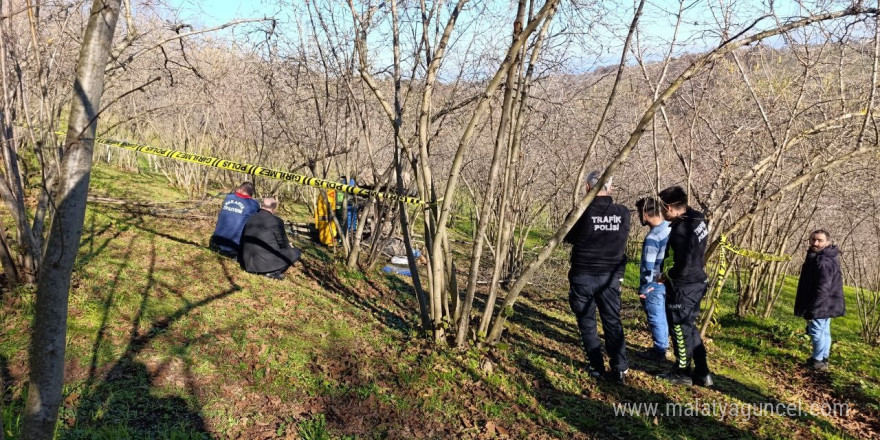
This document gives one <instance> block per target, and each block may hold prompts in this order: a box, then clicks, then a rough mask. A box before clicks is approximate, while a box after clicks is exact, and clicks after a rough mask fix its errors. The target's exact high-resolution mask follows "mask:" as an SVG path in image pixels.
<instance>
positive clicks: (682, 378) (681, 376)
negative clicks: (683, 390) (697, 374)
mask: <svg viewBox="0 0 880 440" xmlns="http://www.w3.org/2000/svg"><path fill="white" fill-rule="evenodd" d="M657 377H659V378H660V379H663V380H666V381H669V382H671V383H673V384H675V385H687V386H691V385H693V384H694V380H693V379H692V378H691V377H690V376H689V375H687V374H685V373H682V372H679V371H670V372H668V373H663V374H661V375H659V376H657Z"/></svg>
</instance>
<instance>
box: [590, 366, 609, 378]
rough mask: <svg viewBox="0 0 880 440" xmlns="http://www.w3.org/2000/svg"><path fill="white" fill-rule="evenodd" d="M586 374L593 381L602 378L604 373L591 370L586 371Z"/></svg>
mask: <svg viewBox="0 0 880 440" xmlns="http://www.w3.org/2000/svg"><path fill="white" fill-rule="evenodd" d="M587 373H588V374H589V375H590V379H593V380H601V379H602V376H604V375H605V372H604V371H599V370H594V369H593V368H590V369H589V370H587Z"/></svg>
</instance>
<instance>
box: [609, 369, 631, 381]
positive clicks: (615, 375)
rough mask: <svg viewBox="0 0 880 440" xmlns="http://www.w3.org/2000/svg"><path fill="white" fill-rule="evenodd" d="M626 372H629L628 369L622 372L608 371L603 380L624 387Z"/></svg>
mask: <svg viewBox="0 0 880 440" xmlns="http://www.w3.org/2000/svg"><path fill="white" fill-rule="evenodd" d="M627 372H629V370H628V369H627V370H623V371H609V372H607V373H605V380H607V381H608V382H612V383H616V384H618V385H625V384H626V373H627Z"/></svg>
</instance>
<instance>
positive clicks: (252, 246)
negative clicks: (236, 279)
mask: <svg viewBox="0 0 880 440" xmlns="http://www.w3.org/2000/svg"><path fill="white" fill-rule="evenodd" d="M297 259H299V254H298V253H294V249H293V248H291V246H290V242H289V241H288V240H287V234H286V233H285V232H284V223H283V222H282V221H281V219H280V218H279V217H276V216H275V215H274V214H272V213H271V212H269V211H266V210H260V212H258V213H256V214H254V215H253V216H251V218H249V219H248V221H247V224H246V225H245V227H244V231H243V232H242V234H241V265H242V267H243V268H244V270H246V271H248V272H253V273H266V272H273V271H276V270H279V269H282V268H286V267H287V266H290V265H291V264H293V263H294V262H296V260H297Z"/></svg>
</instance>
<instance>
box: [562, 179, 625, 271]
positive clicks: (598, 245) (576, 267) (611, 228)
mask: <svg viewBox="0 0 880 440" xmlns="http://www.w3.org/2000/svg"><path fill="white" fill-rule="evenodd" d="M629 217H630V214H629V209H627V208H626V207H625V206H623V205H618V204H615V203H614V202H613V200H612V199H611V197H610V196H598V197H596V199H595V200H593V203H591V204H590V206H588V207H587V210H586V211H584V214H583V215H582V216H581V218H580V219H578V221H577V223H576V224H575V225H574V227H572V229H571V231H569V233H568V235H566V236H565V241H566V242H568V243H571V244H572V245H573V247H572V250H571V271H570V272H569V278H571V276H572V275H579V274H590V275H601V274H607V273H615V274H621V275H622V274H623V271H624V269H625V266H626V255H625V251H626V240H627V237H628V236H629V223H630V218H629Z"/></svg>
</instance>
